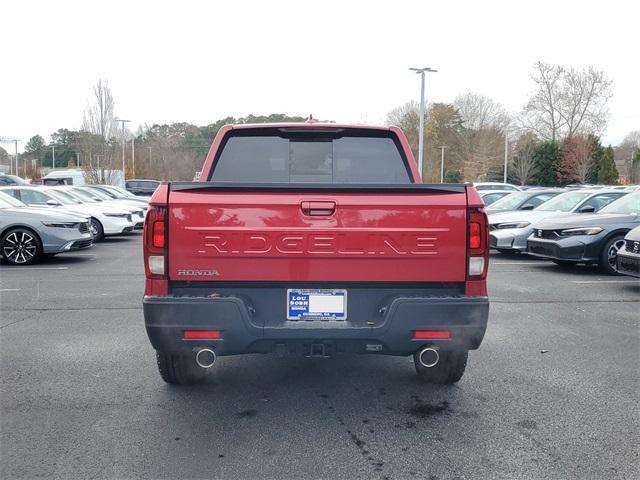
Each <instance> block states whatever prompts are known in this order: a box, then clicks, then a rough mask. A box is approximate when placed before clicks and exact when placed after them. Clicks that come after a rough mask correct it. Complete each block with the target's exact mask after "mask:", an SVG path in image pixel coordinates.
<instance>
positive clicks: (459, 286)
mask: <svg viewBox="0 0 640 480" xmlns="http://www.w3.org/2000/svg"><path fill="white" fill-rule="evenodd" d="M487 238H488V224H487V217H486V215H485V213H484V211H483V202H482V200H481V199H480V197H479V195H478V194H477V192H476V190H475V189H474V188H473V187H472V186H471V185H460V184H453V185H450V184H437V185H426V184H422V183H421V180H420V177H419V175H418V170H417V167H416V163H415V160H414V158H413V155H412V153H411V149H410V148H409V144H408V143H407V139H406V137H405V136H404V134H403V133H402V131H401V130H400V129H399V128H396V127H369V126H367V127H363V126H349V125H336V124H322V123H313V122H312V121H309V122H307V123H291V124H261V125H229V126H225V127H223V128H222V129H221V130H220V131H219V133H218V135H217V136H216V138H215V140H214V142H213V145H212V146H211V150H210V151H209V154H208V155H207V157H206V160H205V162H204V166H203V169H202V173H201V175H200V180H199V181H198V182H169V183H164V184H162V185H161V186H160V187H158V189H157V190H156V192H155V193H154V194H153V196H152V197H151V201H150V208H149V211H148V214H147V218H146V222H145V226H144V264H145V271H146V287H145V295H144V300H143V305H144V318H145V324H146V329H147V333H148V335H149V339H150V340H151V343H152V345H153V347H154V348H155V349H156V352H157V363H158V368H159V370H160V375H161V376H162V378H163V379H164V380H165V381H166V382H169V383H173V384H186V383H195V382H198V381H200V380H202V379H203V378H204V374H205V372H206V370H207V369H208V368H210V367H211V366H213V364H214V362H215V360H216V358H217V356H218V355H237V354H243V353H271V354H274V355H277V356H293V355H299V356H307V357H328V356H333V355H338V354H342V353H371V354H382V355H413V356H414V362H415V367H416V370H417V372H418V375H419V376H420V377H422V378H423V379H424V380H426V381H427V382H431V383H454V382H456V381H458V380H460V378H461V377H462V375H463V373H464V369H465V366H466V363H467V355H468V351H469V350H473V349H477V348H478V347H479V345H480V342H481V341H482V338H483V336H484V333H485V329H486V325H487V317H488V313H489V300H488V297H487V287H486V274H487V265H488V248H487V247H488V245H487Z"/></svg>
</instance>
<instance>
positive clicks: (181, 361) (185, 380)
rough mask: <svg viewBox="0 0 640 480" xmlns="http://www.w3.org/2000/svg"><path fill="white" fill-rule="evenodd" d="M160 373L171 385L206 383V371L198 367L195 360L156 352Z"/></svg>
mask: <svg viewBox="0 0 640 480" xmlns="http://www.w3.org/2000/svg"><path fill="white" fill-rule="evenodd" d="M156 361H157V363H158V371H159V372H160V376H161V377H162V379H163V380H164V381H165V382H167V383H169V384H171V385H191V384H195V383H201V382H202V381H204V378H205V373H206V371H205V370H204V369H203V368H200V367H198V366H197V365H196V361H195V358H191V357H188V356H185V355H174V354H170V353H167V352H161V351H156Z"/></svg>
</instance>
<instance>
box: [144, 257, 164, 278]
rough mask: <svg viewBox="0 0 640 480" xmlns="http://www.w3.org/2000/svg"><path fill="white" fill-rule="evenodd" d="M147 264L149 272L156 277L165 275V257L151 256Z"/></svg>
mask: <svg viewBox="0 0 640 480" xmlns="http://www.w3.org/2000/svg"><path fill="white" fill-rule="evenodd" d="M147 262H148V264H149V272H151V273H153V274H154V275H164V255H149V258H148V260H147Z"/></svg>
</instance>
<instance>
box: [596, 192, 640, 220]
mask: <svg viewBox="0 0 640 480" xmlns="http://www.w3.org/2000/svg"><path fill="white" fill-rule="evenodd" d="M598 213H625V214H630V213H635V214H638V215H640V193H630V194H628V195H625V196H624V197H622V198H619V199H618V200H615V201H613V202H611V203H610V204H609V205H607V206H606V207H604V208H603V209H601V210H600V212H598Z"/></svg>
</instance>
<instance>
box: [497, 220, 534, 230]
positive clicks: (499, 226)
mask: <svg viewBox="0 0 640 480" xmlns="http://www.w3.org/2000/svg"><path fill="white" fill-rule="evenodd" d="M529 225H531V222H510V223H498V224H496V225H495V227H496V228H497V229H498V230H501V229H503V228H526V227H528V226H529Z"/></svg>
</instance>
